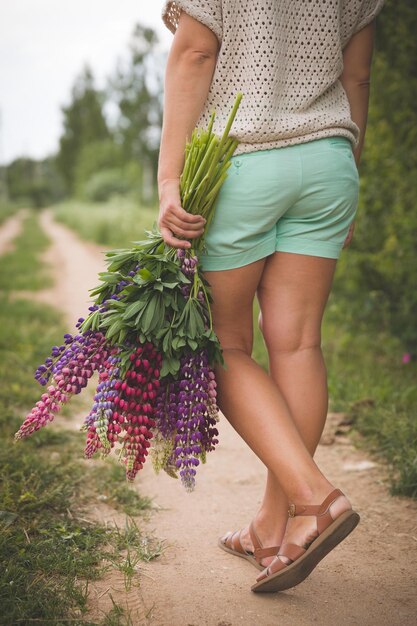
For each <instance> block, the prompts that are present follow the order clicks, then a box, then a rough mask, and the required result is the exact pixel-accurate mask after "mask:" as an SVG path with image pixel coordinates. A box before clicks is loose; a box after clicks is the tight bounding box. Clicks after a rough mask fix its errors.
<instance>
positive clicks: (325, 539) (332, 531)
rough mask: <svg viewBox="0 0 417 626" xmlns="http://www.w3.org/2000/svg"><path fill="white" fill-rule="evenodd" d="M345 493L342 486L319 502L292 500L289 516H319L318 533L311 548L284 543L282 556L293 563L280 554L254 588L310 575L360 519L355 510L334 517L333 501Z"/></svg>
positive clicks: (290, 583)
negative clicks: (285, 560) (304, 503)
mask: <svg viewBox="0 0 417 626" xmlns="http://www.w3.org/2000/svg"><path fill="white" fill-rule="evenodd" d="M343 495H344V494H343V493H342V492H341V491H340V489H335V490H334V491H332V492H331V493H330V494H329V495H328V496H327V498H326V499H325V500H324V501H323V502H322V504H320V505H319V506H316V505H314V506H313V505H299V504H297V505H296V504H290V507H289V509H288V516H289V517H295V516H296V515H315V516H316V518H317V531H318V536H317V538H316V539H314V540H313V541H312V542H311V543H310V545H309V546H308V547H307V548H302V547H301V546H297V545H296V544H294V543H287V544H283V545H282V546H281V549H280V551H279V552H278V557H279V556H283V557H285V558H287V559H288V560H289V561H290V564H286V563H284V562H283V561H281V560H280V559H279V558H276V559H275V560H274V561H273V562H272V563H271V565H270V566H269V567H268V568H266V569H265V571H264V572H263V573H262V574H261V578H260V579H258V582H257V583H256V584H255V585H253V587H252V591H256V592H261V591H262V592H263V591H266V592H273V591H283V590H284V589H290V588H291V587H295V586H296V585H298V584H299V583H301V582H302V581H303V580H304V579H305V578H307V576H308V575H309V574H310V573H311V572H312V571H313V569H314V568H315V567H316V565H317V564H318V563H319V562H320V561H321V560H322V559H323V558H324V557H325V556H326V554H328V553H329V552H330V551H331V550H333V548H335V547H336V546H337V545H338V544H339V543H340V542H341V541H343V539H345V538H346V537H347V536H348V535H349V533H351V532H352V530H353V529H354V528H355V527H356V526H357V524H358V523H359V520H360V517H359V515H358V514H357V513H356V512H355V511H352V510H349V511H345V512H344V513H342V514H341V515H339V517H337V518H336V519H333V517H332V516H331V514H330V511H329V508H330V506H331V504H333V502H334V501H335V500H336V499H337V498H339V496H343Z"/></svg>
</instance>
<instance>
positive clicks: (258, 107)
mask: <svg viewBox="0 0 417 626" xmlns="http://www.w3.org/2000/svg"><path fill="white" fill-rule="evenodd" d="M383 3H384V0H328V1H327V2H322V1H321V0H175V2H166V3H165V6H164V8H163V12H162V17H163V20H164V22H165V24H166V26H167V27H168V28H169V29H170V30H171V31H172V32H173V33H175V31H176V28H177V26H178V20H179V17H180V14H181V11H184V12H186V13H187V14H188V15H190V16H191V17H193V18H195V19H196V20H198V21H199V22H201V23H202V24H204V25H205V26H207V27H208V28H209V29H210V30H212V31H213V33H214V34H215V35H216V37H217V38H218V40H219V43H220V49H219V54H218V58H217V64H216V69H215V72H214V76H213V80H212V83H211V87H210V91H209V94H208V97H207V100H206V104H205V107H204V110H203V112H202V114H201V117H200V119H199V121H198V125H200V126H201V125H206V124H207V122H208V119H209V116H210V114H211V112H212V111H213V110H215V111H216V115H217V121H216V127H215V130H216V131H217V132H220V131H221V130H222V129H223V128H224V126H225V123H226V119H227V116H228V113H229V111H230V108H231V107H232V105H233V101H234V99H235V97H236V94H237V92H239V91H241V92H242V93H243V94H244V98H243V100H242V104H241V107H240V110H239V114H238V117H237V118H236V121H235V123H234V126H233V134H234V135H235V136H236V137H237V139H238V140H239V142H240V144H239V146H238V148H237V151H236V153H237V154H238V153H242V152H253V151H255V150H267V149H270V148H277V147H280V146H288V145H292V144H297V143H303V142H305V141H310V140H312V139H319V138H321V137H329V136H335V135H339V136H343V137H347V138H348V139H350V141H351V142H352V144H353V145H354V146H356V145H357V142H358V138H359V129H358V127H357V126H356V124H355V123H354V122H353V121H352V119H351V115H350V107H349V102H348V99H347V96H346V93H345V91H344V89H343V87H342V84H341V82H340V80H339V77H340V75H341V73H342V71H343V55H342V52H343V48H344V47H345V46H346V44H347V43H348V42H349V40H350V38H351V37H352V35H354V34H355V33H356V32H358V31H359V30H361V29H362V28H363V27H364V26H366V25H367V24H368V23H369V22H371V21H372V20H373V19H374V18H375V16H376V15H377V14H378V13H379V11H380V10H381V8H382V5H383Z"/></svg>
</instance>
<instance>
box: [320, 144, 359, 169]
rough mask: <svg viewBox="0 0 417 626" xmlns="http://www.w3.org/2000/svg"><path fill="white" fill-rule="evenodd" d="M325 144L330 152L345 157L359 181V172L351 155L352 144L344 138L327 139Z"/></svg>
mask: <svg viewBox="0 0 417 626" xmlns="http://www.w3.org/2000/svg"><path fill="white" fill-rule="evenodd" d="M327 143H328V146H329V148H330V150H331V151H332V152H333V151H334V152H337V153H338V154H340V155H342V156H344V157H346V159H347V160H348V161H349V162H350V164H351V165H352V167H353V169H354V172H355V175H356V176H357V177H358V179H359V172H358V168H357V165H356V161H355V157H354V154H353V149H352V144H351V142H350V141H349V139H347V138H346V137H329V138H328V140H327Z"/></svg>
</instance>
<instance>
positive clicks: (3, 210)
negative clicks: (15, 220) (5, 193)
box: [0, 201, 21, 224]
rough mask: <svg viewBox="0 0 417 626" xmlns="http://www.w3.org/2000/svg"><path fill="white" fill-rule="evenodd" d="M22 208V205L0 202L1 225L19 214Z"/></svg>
mask: <svg viewBox="0 0 417 626" xmlns="http://www.w3.org/2000/svg"><path fill="white" fill-rule="evenodd" d="M20 208H21V205H20V204H17V203H14V202H4V201H0V224H2V223H3V222H5V221H6V220H7V219H8V218H9V217H11V216H12V215H14V214H15V213H17V211H18V210H19V209H20Z"/></svg>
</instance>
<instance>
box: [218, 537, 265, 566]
mask: <svg viewBox="0 0 417 626" xmlns="http://www.w3.org/2000/svg"><path fill="white" fill-rule="evenodd" d="M217 545H218V546H219V548H221V550H224V551H225V552H228V553H229V554H232V555H233V556H238V557H240V558H241V559H245V560H246V561H248V562H249V563H251V564H252V565H254V566H255V567H256V569H258V570H259V571H262V570H264V569H265V567H264V566H263V565H260V564H259V563H258V561H257V560H256V559H255V557H254V556H251V555H250V554H242V553H241V552H237V550H232V548H228V547H227V546H226V545H225V544H224V543H223V542H222V540H221V539H219V541H218V544H217Z"/></svg>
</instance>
